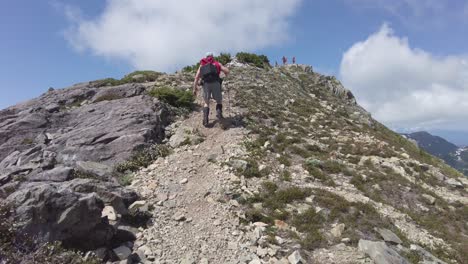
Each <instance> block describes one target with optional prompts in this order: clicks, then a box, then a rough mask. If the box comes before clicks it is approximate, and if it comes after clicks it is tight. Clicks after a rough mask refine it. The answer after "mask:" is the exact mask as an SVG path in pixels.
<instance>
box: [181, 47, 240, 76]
mask: <svg viewBox="0 0 468 264" xmlns="http://www.w3.org/2000/svg"><path fill="white" fill-rule="evenodd" d="M214 59H215V60H216V61H218V62H219V63H221V64H222V65H226V64H228V63H229V62H231V61H232V58H231V54H229V53H222V52H221V53H220V54H219V56H215V57H214ZM199 67H200V62H198V63H197V64H194V65H187V66H185V67H184V68H182V72H186V73H195V72H197V71H198V68H199Z"/></svg>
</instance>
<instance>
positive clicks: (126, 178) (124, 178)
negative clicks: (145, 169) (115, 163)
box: [117, 173, 133, 186]
mask: <svg viewBox="0 0 468 264" xmlns="http://www.w3.org/2000/svg"><path fill="white" fill-rule="evenodd" d="M117 180H118V182H119V183H120V185H122V186H129V185H130V184H132V181H133V174H132V173H125V174H122V175H120V176H119V177H118V178H117Z"/></svg>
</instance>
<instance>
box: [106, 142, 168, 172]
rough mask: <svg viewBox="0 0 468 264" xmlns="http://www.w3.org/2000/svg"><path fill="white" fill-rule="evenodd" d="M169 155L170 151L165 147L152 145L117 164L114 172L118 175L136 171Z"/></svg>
mask: <svg viewBox="0 0 468 264" xmlns="http://www.w3.org/2000/svg"><path fill="white" fill-rule="evenodd" d="M169 154H170V149H169V148H168V147H167V146H165V145H157V144H156V145H152V146H150V147H147V148H145V149H143V150H140V151H137V152H135V153H134V154H133V155H132V157H131V158H130V159H129V160H127V161H124V162H122V163H120V164H117V166H116V168H115V170H116V171H117V172H120V173H125V172H127V171H131V172H134V171H137V170H139V169H140V168H142V167H147V166H148V165H150V164H151V163H152V162H153V161H155V160H156V159H157V158H158V157H166V156H168V155H169Z"/></svg>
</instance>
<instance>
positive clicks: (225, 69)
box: [219, 63, 229, 76]
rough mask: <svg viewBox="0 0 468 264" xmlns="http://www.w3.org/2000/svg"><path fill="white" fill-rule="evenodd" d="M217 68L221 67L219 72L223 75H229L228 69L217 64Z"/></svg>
mask: <svg viewBox="0 0 468 264" xmlns="http://www.w3.org/2000/svg"><path fill="white" fill-rule="evenodd" d="M219 66H221V71H222V72H224V75H226V76H227V75H228V74H229V69H228V68H227V67H224V66H223V65H222V64H221V63H220V64H219Z"/></svg>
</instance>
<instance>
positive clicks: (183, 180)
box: [179, 178, 188, 184]
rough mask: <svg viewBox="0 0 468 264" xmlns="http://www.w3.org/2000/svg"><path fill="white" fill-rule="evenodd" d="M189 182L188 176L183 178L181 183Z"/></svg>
mask: <svg viewBox="0 0 468 264" xmlns="http://www.w3.org/2000/svg"><path fill="white" fill-rule="evenodd" d="M187 182H188V179H187V178H184V179H182V180H181V181H180V182H179V183H180V184H186V183H187Z"/></svg>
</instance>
